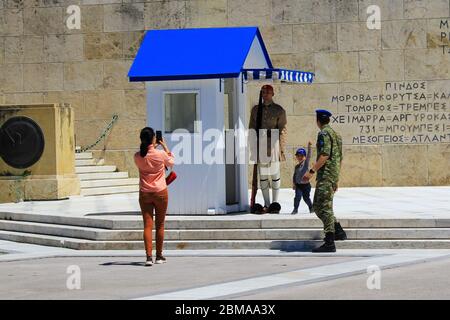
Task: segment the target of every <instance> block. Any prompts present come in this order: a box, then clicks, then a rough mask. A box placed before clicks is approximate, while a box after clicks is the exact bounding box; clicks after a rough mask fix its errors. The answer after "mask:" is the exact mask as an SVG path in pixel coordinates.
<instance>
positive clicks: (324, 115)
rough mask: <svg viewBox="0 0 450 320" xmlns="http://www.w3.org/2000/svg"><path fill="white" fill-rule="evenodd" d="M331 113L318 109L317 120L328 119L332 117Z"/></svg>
mask: <svg viewBox="0 0 450 320" xmlns="http://www.w3.org/2000/svg"><path fill="white" fill-rule="evenodd" d="M331 115H332V114H331V112H330V111H328V110H325V109H317V110H316V116H317V118H321V119H326V118H329V117H331Z"/></svg>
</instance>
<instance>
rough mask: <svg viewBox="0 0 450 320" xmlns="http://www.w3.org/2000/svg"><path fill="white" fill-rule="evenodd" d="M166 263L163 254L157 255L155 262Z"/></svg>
mask: <svg viewBox="0 0 450 320" xmlns="http://www.w3.org/2000/svg"><path fill="white" fill-rule="evenodd" d="M163 263H166V258H165V257H163V256H159V257H156V260H155V264H163Z"/></svg>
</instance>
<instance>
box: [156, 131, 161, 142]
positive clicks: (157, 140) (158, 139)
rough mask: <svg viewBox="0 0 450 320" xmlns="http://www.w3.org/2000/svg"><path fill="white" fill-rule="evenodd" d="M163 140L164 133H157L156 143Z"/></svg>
mask: <svg viewBox="0 0 450 320" xmlns="http://www.w3.org/2000/svg"><path fill="white" fill-rule="evenodd" d="M161 140H162V132H161V131H156V142H157V143H159V142H161Z"/></svg>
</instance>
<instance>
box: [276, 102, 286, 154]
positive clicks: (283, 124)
mask: <svg viewBox="0 0 450 320" xmlns="http://www.w3.org/2000/svg"><path fill="white" fill-rule="evenodd" d="M278 129H279V130H280V131H279V132H280V153H281V160H283V161H284V160H286V156H285V150H286V141H287V118H286V111H284V110H283V112H282V114H281V116H280V118H279V119H278Z"/></svg>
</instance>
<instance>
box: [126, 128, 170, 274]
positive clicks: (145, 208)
mask: <svg viewBox="0 0 450 320" xmlns="http://www.w3.org/2000/svg"><path fill="white" fill-rule="evenodd" d="M140 138H141V148H140V151H139V152H137V153H136V154H135V155H134V162H135V163H136V166H137V167H138V169H139V205H140V207H141V211H142V217H143V219H144V244H145V251H146V254H147V261H146V262H145V265H146V266H151V265H153V258H152V229H153V211H155V229H156V260H155V263H157V264H160V263H165V262H166V258H164V256H163V255H162V251H163V242H164V220H165V218H166V210H167V204H168V193H167V184H166V179H165V170H166V167H167V168H169V167H172V166H173V164H174V158H173V155H172V153H171V152H170V151H169V149H168V148H167V145H166V143H165V141H164V139H161V141H156V135H155V131H154V130H153V129H152V128H149V127H146V128H144V129H142V130H141V134H140ZM157 145H160V146H161V147H162V148H163V150H158V149H156V147H157Z"/></svg>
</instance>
